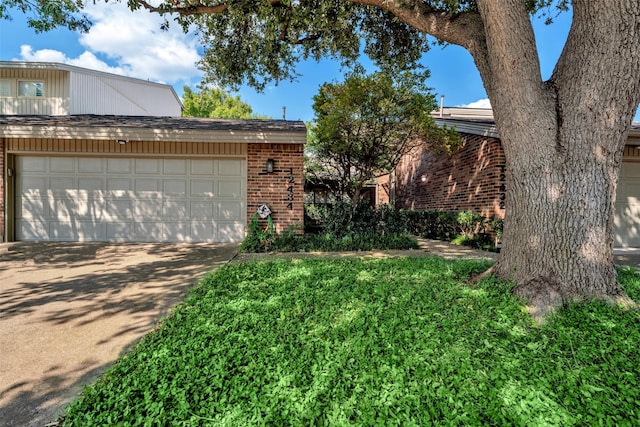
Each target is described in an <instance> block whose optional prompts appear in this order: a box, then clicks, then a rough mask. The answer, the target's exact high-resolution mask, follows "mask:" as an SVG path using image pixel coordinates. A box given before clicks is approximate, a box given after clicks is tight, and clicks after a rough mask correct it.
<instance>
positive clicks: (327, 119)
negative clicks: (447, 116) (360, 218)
mask: <svg viewBox="0 0 640 427" xmlns="http://www.w3.org/2000/svg"><path fill="white" fill-rule="evenodd" d="M427 74H428V73H427V72H426V71H423V72H412V71H405V72H402V73H398V74H396V75H393V76H392V75H390V74H388V73H384V72H375V73H373V74H370V75H364V74H363V72H362V71H361V70H357V71H355V72H353V73H352V74H350V75H349V76H347V78H346V79H345V81H344V82H343V83H325V84H324V85H322V86H321V87H320V91H319V93H318V94H317V95H316V96H315V97H314V98H313V110H314V112H315V126H314V127H313V128H312V132H311V137H310V141H309V150H310V156H309V158H310V160H311V162H312V164H311V165H310V166H309V167H308V168H307V171H308V172H310V173H311V172H312V171H315V172H316V174H317V172H318V170H320V171H322V174H323V176H321V178H324V179H325V180H327V178H328V180H329V181H330V182H332V183H333V185H332V186H331V185H330V189H331V190H332V191H333V192H334V193H336V195H337V196H342V195H347V196H348V197H350V198H351V199H352V201H353V203H354V205H355V204H356V203H357V202H358V201H359V200H360V198H361V194H362V189H363V187H364V185H365V184H366V183H367V181H370V180H372V179H374V178H375V177H376V176H378V175H381V174H385V173H389V172H390V171H392V170H393V169H394V168H395V167H396V166H397V165H398V163H399V162H400V160H401V159H402V157H403V156H404V155H405V154H407V153H408V152H410V151H411V150H413V149H414V148H417V147H419V146H425V145H426V146H428V147H430V148H431V149H433V150H446V151H451V150H452V149H454V148H455V147H456V146H457V145H458V143H459V141H460V139H459V137H458V136H457V134H456V133H455V132H452V131H451V130H448V129H441V128H439V127H437V126H436V124H435V122H434V120H433V119H432V117H431V114H430V112H431V111H433V110H434V109H435V108H436V102H435V98H434V96H433V95H432V94H431V93H430V92H429V88H427V87H425V86H424V81H425V79H426V77H427ZM318 165H321V167H319V166H318Z"/></svg>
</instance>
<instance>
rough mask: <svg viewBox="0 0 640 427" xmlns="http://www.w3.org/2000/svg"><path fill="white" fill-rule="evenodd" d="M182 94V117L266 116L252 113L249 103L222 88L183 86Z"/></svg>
mask: <svg viewBox="0 0 640 427" xmlns="http://www.w3.org/2000/svg"><path fill="white" fill-rule="evenodd" d="M183 91H184V94H183V95H182V104H183V110H182V115H183V116H184V117H207V118H217V119H258V118H266V117H265V116H257V115H254V114H253V109H252V108H251V106H250V105H249V104H247V103H246V102H244V101H242V100H241V99H240V97H239V96H237V95H236V96H233V95H231V94H230V93H228V92H227V91H225V90H224V89H220V88H215V87H205V88H204V89H202V90H201V91H200V92H194V91H192V90H191V89H190V88H189V87H188V86H185V87H184V88H183Z"/></svg>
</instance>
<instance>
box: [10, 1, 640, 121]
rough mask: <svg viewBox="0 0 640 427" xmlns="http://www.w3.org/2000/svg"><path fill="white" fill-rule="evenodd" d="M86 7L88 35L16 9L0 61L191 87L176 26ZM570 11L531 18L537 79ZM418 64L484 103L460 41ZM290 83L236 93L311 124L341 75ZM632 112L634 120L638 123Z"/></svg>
mask: <svg viewBox="0 0 640 427" xmlns="http://www.w3.org/2000/svg"><path fill="white" fill-rule="evenodd" d="M87 12H88V14H89V16H90V18H91V20H92V21H93V22H94V26H93V28H92V29H91V31H90V32H89V33H88V34H79V33H75V32H71V31H68V30H64V29H58V30H54V31H51V32H48V33H43V34H36V33H35V32H34V31H33V30H32V29H30V28H29V27H28V26H27V24H26V19H25V17H24V15H22V14H20V13H19V12H16V13H14V14H13V20H12V21H0V60H4V61H8V60H20V61H45V62H63V63H69V64H72V65H76V66H80V67H85V68H91V69H96V70H101V71H106V72H112V73H116V74H123V75H127V76H130V77H136V78H142V79H148V80H152V81H160V82H164V83H167V84H171V85H173V86H174V87H175V90H176V92H177V93H178V94H179V95H181V94H182V88H183V86H184V85H188V86H191V87H194V88H195V86H196V85H197V83H198V82H199V81H200V78H201V75H202V74H201V72H200V71H199V70H198V69H197V67H196V65H195V63H196V62H197V60H198V59H199V57H200V52H201V48H200V46H199V44H198V39H197V37H196V36H194V35H192V34H187V35H185V34H183V33H182V31H181V30H180V29H178V28H177V26H175V27H176V28H172V29H170V31H168V32H164V31H161V30H160V24H161V22H162V20H161V18H159V17H158V16H156V15H152V14H149V13H147V12H145V11H137V12H135V13H132V12H131V11H129V9H127V7H126V3H125V4H122V3H108V4H105V3H103V2H96V4H94V5H91V4H90V5H89V6H88V9H87ZM570 22H571V15H570V14H569V13H565V14H562V15H560V16H559V17H557V18H556V19H555V22H554V23H553V24H551V25H545V24H544V22H543V20H542V19H538V18H533V23H534V29H535V32H536V40H537V43H538V50H539V54H540V63H541V68H542V74H543V78H547V77H549V75H550V74H551V72H552V71H553V67H554V65H555V62H556V60H557V58H558V56H559V55H560V52H561V50H562V46H563V45H564V42H565V40H566V37H567V33H568V31H569V26H570ZM422 62H423V63H424V65H426V66H427V68H429V69H430V70H431V78H430V79H429V80H428V82H427V85H428V86H429V87H431V88H432V90H433V93H434V94H436V95H437V97H438V99H439V98H440V96H441V95H444V96H445V105H446V106H488V102H487V99H486V98H487V96H486V93H485V91H484V87H483V85H482V81H481V80H480V76H479V74H478V71H477V70H476V68H475V66H474V64H473V60H472V59H471V56H470V55H469V54H468V53H467V52H466V51H465V50H464V49H462V48H460V47H458V46H447V47H444V48H443V47H439V46H435V47H433V48H432V49H431V50H430V51H429V52H428V53H427V54H426V55H425V56H424V58H423V60H422ZM298 72H299V74H301V77H300V78H299V79H298V81H296V82H291V83H289V82H285V83H280V84H279V85H278V86H269V87H267V89H265V91H264V92H263V93H257V92H256V91H255V90H253V89H251V88H242V89H241V90H240V92H239V94H240V97H241V98H242V100H244V101H245V102H247V103H249V104H250V105H251V106H252V107H253V110H254V112H255V113H257V114H261V115H267V116H270V117H273V118H281V117H282V107H283V106H286V109H287V119H300V120H304V121H311V120H312V119H313V110H312V108H311V105H312V102H313V101H312V97H313V96H314V95H315V94H316V93H317V91H318V88H319V87H320V85H321V84H322V83H324V82H327V81H333V80H341V78H342V73H341V71H340V67H339V66H338V64H336V63H335V62H331V61H323V62H321V63H316V62H306V63H302V64H300V65H299V66H298ZM637 120H638V117H636V121H637Z"/></svg>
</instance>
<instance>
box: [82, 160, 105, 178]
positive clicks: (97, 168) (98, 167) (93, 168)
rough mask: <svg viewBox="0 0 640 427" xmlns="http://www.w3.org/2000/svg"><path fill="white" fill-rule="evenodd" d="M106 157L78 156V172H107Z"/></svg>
mask: <svg viewBox="0 0 640 427" xmlns="http://www.w3.org/2000/svg"><path fill="white" fill-rule="evenodd" d="M105 167H106V165H105V162H104V159H100V158H93V157H80V158H78V172H80V173H86V174H103V173H104V172H105Z"/></svg>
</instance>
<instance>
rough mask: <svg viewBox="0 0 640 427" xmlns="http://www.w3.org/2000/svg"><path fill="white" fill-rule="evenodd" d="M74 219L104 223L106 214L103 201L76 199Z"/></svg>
mask: <svg viewBox="0 0 640 427" xmlns="http://www.w3.org/2000/svg"><path fill="white" fill-rule="evenodd" d="M75 217H76V218H78V219H79V220H91V221H105V220H106V219H107V212H106V204H105V201H104V199H86V198H78V199H77V200H76V215H75Z"/></svg>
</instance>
